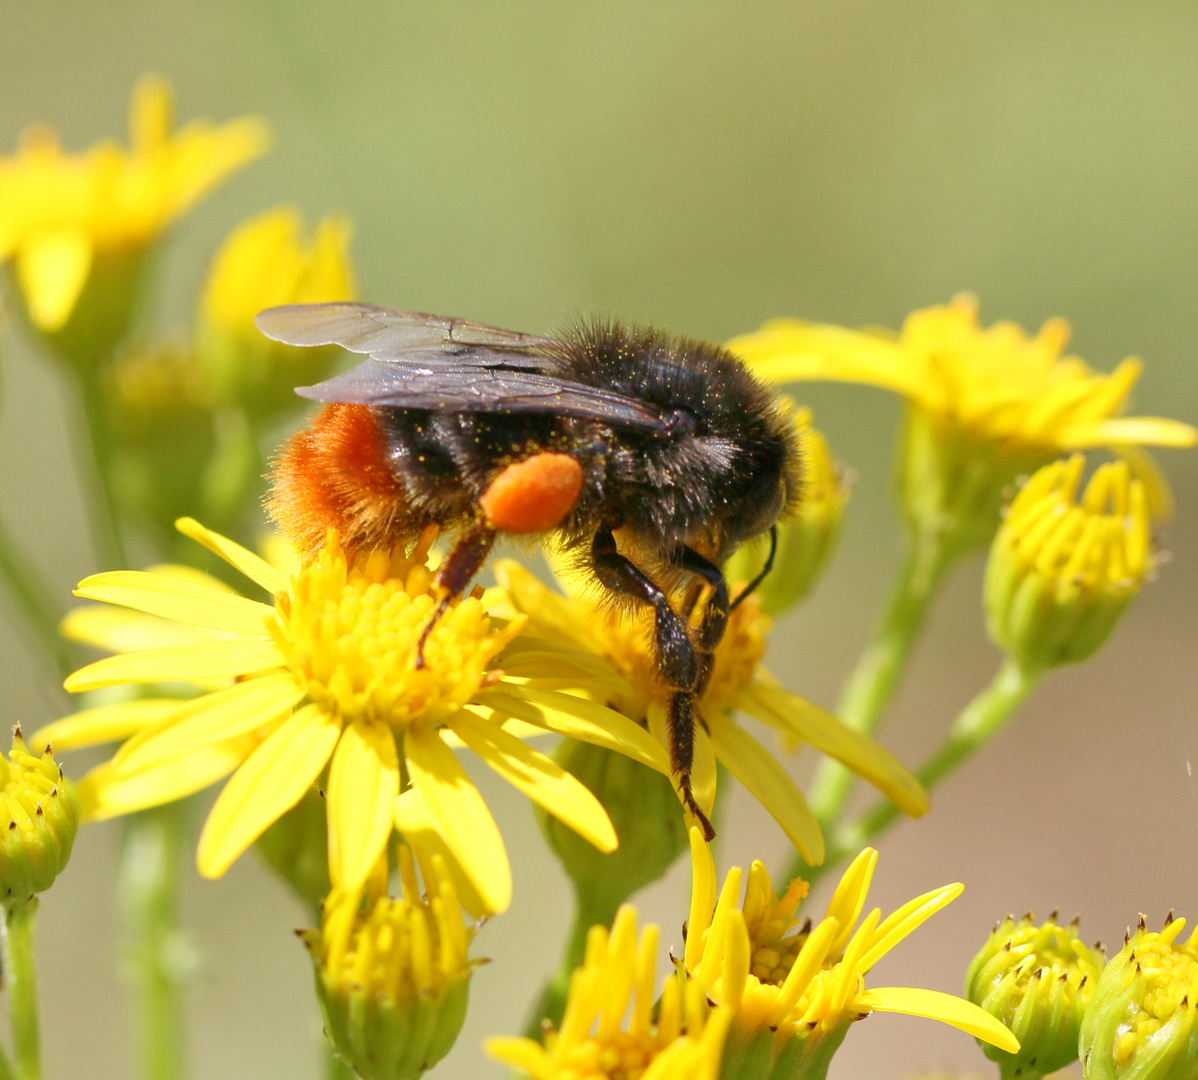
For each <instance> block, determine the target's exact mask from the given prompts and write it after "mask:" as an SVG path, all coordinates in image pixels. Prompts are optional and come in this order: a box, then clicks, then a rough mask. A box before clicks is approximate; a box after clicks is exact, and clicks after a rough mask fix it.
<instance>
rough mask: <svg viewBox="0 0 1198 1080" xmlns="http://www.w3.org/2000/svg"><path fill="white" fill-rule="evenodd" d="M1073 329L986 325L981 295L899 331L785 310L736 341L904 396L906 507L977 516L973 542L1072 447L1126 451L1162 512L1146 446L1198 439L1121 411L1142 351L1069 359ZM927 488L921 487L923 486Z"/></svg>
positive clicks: (769, 359) (1181, 427)
mask: <svg viewBox="0 0 1198 1080" xmlns="http://www.w3.org/2000/svg"><path fill="white" fill-rule="evenodd" d="M1068 340H1069V326H1068V324H1067V323H1066V322H1065V321H1064V320H1063V319H1050V320H1049V321H1048V322H1046V323H1045V324H1044V326H1043V327H1042V328H1041V330H1040V332H1039V334H1037V335H1036V336H1035V337H1032V336H1029V335H1028V334H1027V333H1026V332H1025V331H1024V330H1023V329H1021V328H1020V327H1019V326H1016V325H1015V324H1014V323H1008V322H1003V323H996V324H995V325H993V326H991V327H989V328H983V327H981V326H979V325H978V319H977V301H976V300H975V299H974V298H973V297H972V296H968V295H964V296H958V297H957V298H956V299H955V300H953V301H952V303H950V304H945V305H940V306H937V307H931V308H924V309H922V310H919V311H916V312H913V313H912V314H911V315H909V316H908V317H907V320H906V322H905V323H904V324H903V329H902V332H901V333H900V334H899V335H897V337H896V336H895V335H892V334H889V333H887V332H870V331H856V330H847V329H843V328H841V327H838V326H826V325H820V324H816V323H808V322H802V321H799V320H796V319H777V320H774V321H772V322H769V323H767V324H766V325H765V326H764V327H763V328H762V329H761V330H759V331H757V332H755V333H750V334H743V335H741V336H740V337H737V338H735V339H734V340H732V341H731V342H729V344H728V347H729V348H730V349H731V350H732V351H733V352H735V353H736V354H737V355H739V356H740V357H742V358H743V359H744V360H745V361H746V362H747V363H748V364H749V365H750V367H752V369H753V371H754V372H755V373H756V374H757V375H758V376H760V377H761V378H763V379H766V380H767V381H769V382H774V383H788V382H795V381H799V380H807V379H834V380H841V381H846V382H860V383H867V384H869V385H872V386H879V387H882V388H883V389H886V390H893V391H894V392H895V393H897V394H900V395H901V396H902V397H904V398H906V400H907V402H908V405H909V410H908V433H907V447H906V453H905V461H904V466H903V469H902V472H901V474H900V481H901V484H902V486H903V488H904V500H903V501H904V506H905V507H906V509H907V512H908V514H911V513H913V512H915V511H919V510H923V511H924V512H925V513H927V514H929V515H931V514H934V513H936V512H939V513H946V512H947V513H956V514H959V515H963V516H969V515H970V514H973V515H976V516H977V517H978V518H979V525H978V528H977V530H976V531H975V532H972V533H971V535H970V536H968V538H967V543H968V544H972V545H975V546H976V545H977V544H979V543H984V542H985V541H986V540H987V539H988V535H985V529H984V528H982V524H981V523H982V522H983V521H984V523H986V524H987V527H988V528H989V532H990V534H992V533H993V527H994V526H995V525H997V509H998V502H999V500H1000V499H1001V492H1002V489H1003V487H1004V486H1005V485H1006V484H1007V483H1009V482H1010V481H1011V480H1013V479H1014V478H1015V476H1017V475H1018V474H1019V473H1021V472H1027V471H1030V470H1031V469H1033V468H1035V467H1037V466H1039V465H1041V464H1043V463H1044V462H1046V461H1048V460H1050V459H1051V458H1054V457H1057V456H1059V455H1060V454H1062V453H1067V452H1069V451H1071V450H1085V449H1090V448H1097V447H1105V448H1107V449H1112V450H1118V451H1119V452H1121V453H1124V454H1126V455H1127V456H1128V457H1129V459H1130V460H1132V462H1133V464H1134V465H1136V467H1137V468H1138V469H1142V470H1143V471H1144V472H1145V474H1146V477H1145V478H1146V479H1150V480H1151V482H1152V490H1151V491H1150V494H1151V495H1152V496H1153V502H1154V506H1156V507H1158V508H1159V509H1160V510H1161V512H1164V509H1165V507H1166V505H1167V500H1168V489H1167V487H1165V485H1164V480H1163V479H1162V478H1160V477H1159V474H1157V473H1156V471H1155V469H1154V468H1153V467H1152V464H1151V460H1150V459H1149V458H1148V457H1147V455H1145V454H1144V453H1143V452H1142V451H1141V450H1140V449H1139V448H1140V447H1142V446H1173V447H1185V446H1193V445H1195V443H1196V442H1198V430H1195V429H1194V428H1193V427H1191V426H1190V425H1189V424H1182V423H1178V422H1177V421H1175V420H1166V419H1160V418H1157V417H1144V416H1138V417H1122V416H1119V415H1118V414H1119V413H1120V412H1121V411H1122V409H1123V407H1124V405H1125V404H1126V402H1127V399H1128V395H1129V394H1130V393H1131V390H1132V387H1133V386H1134V385H1135V382H1136V379H1137V378H1138V377H1139V374H1140V370H1141V366H1142V365H1141V362H1140V361H1139V360H1138V359H1135V358H1129V359H1126V360H1124V361H1123V362H1122V363H1121V364H1120V365H1119V366H1118V367H1117V368H1116V369H1115V370H1114V371H1113V372H1112V373H1111V374H1109V375H1104V374H1102V373H1100V372H1096V371H1094V370H1093V369H1091V368H1090V367H1088V366H1087V365H1086V363H1085V362H1084V361H1083V360H1081V359H1080V358H1078V357H1076V356H1063V355H1062V352H1063V350H1064V348H1065V345H1066V343H1067V342H1068ZM921 488H922V490H921Z"/></svg>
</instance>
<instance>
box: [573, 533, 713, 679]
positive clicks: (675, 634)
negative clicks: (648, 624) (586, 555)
mask: <svg viewBox="0 0 1198 1080" xmlns="http://www.w3.org/2000/svg"><path fill="white" fill-rule="evenodd" d="M591 562H592V565H593V566H594V569H595V576H596V577H597V578H598V579H599V581H600V582H601V583H602V584H603V585H604V586H605V587H606V588H608V589H611V591H612V592H615V593H619V594H620V595H621V596H631V597H633V598H634V599H636V600H640V601H641V602H642V603H644V604H648V605H649V606H650V607H652V608H653V615H654V620H653V638H654V645H655V647H656V651H657V670H658V673H659V674H660V675H661V677H662V678H663V679H664V680H665V681H666V683H667V684H668V685H670V686H671V687H673V688H674V689H676V690H689V689H690V688H691V687H692V686H694V685H695V677H696V675H697V674H698V667H697V665H696V662H695V648H694V645H693V644H692V643H691V639H690V635H689V634H688V633H687V631H686V623H684V622H683V621H682V619H680V618H679V617H678V614H677V612H675V611H674V609H673V608H672V607H670V598H669V597H668V596H666V594H665V593H664V592H663V591H662V590H661V588H660V587H659V586H658V585H656V584H655V583H654V582H653V581H652V579H651V578H650V577H649V576H648V575H647V574H646V573H645V572H644V571H643V570H642V569H641V568H640V567H638V566H637V565H636V564H635V563H634V562H632V560H631V559H629V558H627V557H626V556H624V555H621V554H620V552H619V551H617V550H616V538H615V537H614V536H612V532H611V529H600V530H599V532H597V533H596V534H595V539H594V541H593V542H592V544H591Z"/></svg>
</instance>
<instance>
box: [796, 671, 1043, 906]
mask: <svg viewBox="0 0 1198 1080" xmlns="http://www.w3.org/2000/svg"><path fill="white" fill-rule="evenodd" d="M1042 675H1043V672H1041V671H1032V670H1028V669H1027V668H1024V667H1021V666H1020V665H1019V664H1017V663H1016V662H1015V661H1014V660H1012V659H1010V658H1009V657H1008V658H1007V659H1006V660H1004V661H1003V664H1002V667H1000V668H999V669H998V672H997V673H996V674H995V676H994V678H993V679H991V680H990V683H989V685H988V686H987V687H986V688H985V689H984V690H982V691H981V692H980V693H979V694H978V695H977V696H976V697H975V698H974V699H973V700H972V701H971V702H970V703H969V704H968V705H966V706H965V708H964V709H962V710H961V713H960V715H959V716H958V717H957V719H956V720H955V721H954V722H953V726H952V727H951V728H950V729H949V733H948V737H947V738H946V739H945V740H944V743H943V744H942V745H941V746H940V748H939V749H938V750H937V751H936V752H935V753H934V754H932V756H931V757H930V758H928V760H927V761H926V762H925V763H924V764H923V766H922V767H921V768H920V769H919V770H918V771H917V772H916V776H918V777H919V781H920V783H922V784H923V786H924V787H925V788H926V789H927V790H928V792H929V793H930V792H931V791H932V790H933V789H934V788H935V787H936V786H937V785H938V784H939V783H940V782H941V781H942V780H943V779H944V778H945V777H946V776H948V775H949V774H950V773H952V772H955V771H956V770H957V769H958V768H960V766H961V765H963V764H964V763H965V762H967V761H968V760H969V759H970V758H971V757H973V755H974V754H976V753H977V752H978V751H979V750H980V749H981V748H982V747H983V746H985V745H986V744H987V743H988V742H989V741H990V740H991V739H993V738H994V736H995V735H997V734H998V733H999V732H1000V731H1002V729H1003V728H1004V727H1005V726H1006V723H1007V721H1008V720H1009V719H1010V718H1011V717H1012V715H1014V713H1015V710H1016V709H1018V708H1019V706H1020V705H1021V704H1022V703H1023V701H1024V699H1025V698H1026V697H1027V696H1028V694H1030V693H1031V692H1032V690H1034V689H1035V687H1036V685H1037V684H1038V683H1039V681H1040V679H1041V677H1042ZM898 816H899V809H898V807H896V806H895V805H894V803H892V802H891V801H890V800H889V799H885V800H882V801H881V802H879V803H877V804H875V805H874V806H873V807H872V808H871V809H870V810H868V811H867V812H866V813H865V814H863V815H862V816H861V817H860V818H858V819H857V820H856V821H853V822H849V823H848V824H846V825H842V826H841V827H840V828H838V829H836V830H834V831H833V832H832V833H831V835H830V836H828V838H827V842H828V852H827V858H825V860H824V864H823V866H815V867H810V868H808V869H806V870H805V871H804V872H803V877H805V878H806V879H807V880H808V881H809V882H811V884H813V885H814V883H815V882H816V881H817V880H819V878H820V877H822V876H823V874H824V873H826V872H827V870H829V869H831V868H833V867H834V866H836V865H837V864H838V863H839V862H840V861H841V860H842V859H844V858H845V857H847V856H849V855H853V854H856V852H858V851H860V850H861V848H863V847H864V846H865V845H866V844H868V843H870V842H871V841H872V840H873V839H874V838H875V837H877V836H878V835H879V834H881V833H882V832H883V831H885V830H886V829H888V828H889V827H890V826H891V825H892V824H894V822H895V820H896V819H897V818H898Z"/></svg>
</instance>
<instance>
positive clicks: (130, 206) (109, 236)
mask: <svg viewBox="0 0 1198 1080" xmlns="http://www.w3.org/2000/svg"><path fill="white" fill-rule="evenodd" d="M172 112H173V102H172V95H171V91H170V87H169V85H168V84H167V83H166V82H165V81H164V80H162V79H160V78H157V77H154V76H146V77H145V78H143V79H142V80H141V81H140V82H139V83H138V84H137V87H136V88H135V90H134V92H133V102H132V106H131V108H130V116H129V141H130V149H129V151H128V152H125V151H122V150H121V149H120V148H119V147H118V146H117V145H116V144H115V143H113V142H102V143H99V144H97V145H96V146H93V147H92V148H91V149H90V150H88V151H86V152H84V153H82V154H74V155H72V154H64V153H63V151H62V149H61V147H60V146H59V144H58V139H57V136H56V135H55V134H54V132H53V131H52V130H51V129H49V128H48V127H45V126H36V127H32V128H29V129H28V130H27V131H26V132H25V133H24V134H23V135H22V137H21V140H20V143H19V146H18V149H17V154H16V156H15V157H12V158H5V159H0V263H3V262H5V261H7V260H9V259H12V260H14V262H15V264H16V276H17V280H18V282H19V283H20V286H21V290H22V292H23V294H24V296H25V301H26V304H27V305H28V309H29V315H30V318H31V320H32V322H33V323H34V325H35V326H36V327H37V328H38V329H39V330H42V331H44V332H47V333H52V332H55V331H58V330H61V329H62V328H63V327H64V325H65V324H66V322H67V320H68V319H69V318H70V317H71V314H72V311H73V310H74V308H75V305H76V302H77V301H78V299H79V297H80V294H81V293H82V292H83V290H84V286H85V285H86V284H87V282H88V278H89V275H90V274H91V273H92V272H93V269H94V268H97V267H99V265H100V264H101V263H102V262H103V261H104V260H105V259H107V258H109V257H114V258H119V257H120V256H124V255H129V254H135V253H138V252H140V251H141V250H143V249H144V248H145V247H146V246H148V245H149V244H150V243H151V241H153V240H154V239H155V238H156V237H157V236H158V235H159V234H160V233H161V232H162V231H163V230H164V229H165V228H166V227H167V226H168V225H170V223H171V222H172V221H174V220H175V219H176V218H177V217H179V216H180V215H182V214H183V213H185V212H186V211H187V210H188V209H190V208H191V207H192V206H193V205H194V204H195V203H196V202H198V201H199V200H200V199H201V198H202V197H203V196H204V195H205V194H206V193H207V192H208V191H209V190H210V189H211V188H213V187H215V186H216V185H217V184H219V183H220V182H221V181H222V180H224V179H225V177H227V176H228V175H229V174H231V173H233V172H235V171H236V170H237V169H239V168H241V166H243V165H244V164H246V163H247V162H249V161H252V160H253V159H254V158H256V157H258V156H259V155H260V154H261V153H262V152H263V151H264V150H265V149H266V145H267V141H268V137H269V136H268V132H267V129H266V126H265V124H264V123H263V122H262V121H261V120H258V119H254V118H248V117H247V118H243V119H240V120H235V121H232V122H231V123H228V124H224V125H220V126H213V125H212V124H210V123H209V122H207V121H202V120H197V121H192V122H191V123H190V124H188V125H186V126H185V127H183V128H180V129H179V130H178V131H172V130H171V129H172V126H173V116H172Z"/></svg>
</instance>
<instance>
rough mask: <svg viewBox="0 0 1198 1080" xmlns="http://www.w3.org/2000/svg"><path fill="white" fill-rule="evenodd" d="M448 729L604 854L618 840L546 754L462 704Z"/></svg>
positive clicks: (598, 809)
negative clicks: (462, 708) (462, 707)
mask: <svg viewBox="0 0 1198 1080" xmlns="http://www.w3.org/2000/svg"><path fill="white" fill-rule="evenodd" d="M449 728H450V730H451V731H453V733H454V734H455V735H457V736H458V738H459V739H461V740H462V742H464V743H465V744H466V745H467V746H468V747H469V748H470V749H471V750H473V751H474V752H475V753H476V754H477V755H478V756H479V757H480V758H482V759H483V761H485V762H486V763H487V764H488V765H489V766H490V767H491V768H492V769H494V770H495V771H496V772H497V773H498V774H499V775H500V776H502V777H503V778H504V779H505V780H506V781H507V782H508V783H509V784H511V785H512V786H513V787H516V788H519V790H520V791H523V792H524V794H525V795H527V796H528V797H529V798H530V799H532V800H533V802H535V803H537V804H538V805H539V806H542V807H544V808H545V810H547V811H548V812H549V813H551V814H552V815H553V816H554V817H555V818H557V819H558V820H559V821H561V822H562V823H563V824H565V825H568V826H569V827H570V828H571V829H573V830H574V831H575V832H576V833H578V835H579V836H581V837H582V838H583V839H584V840H589V841H590V842H591V843H592V844H594V845H595V847H597V848H598V849H599V850H600V851H602V852H604V853H605V854H606V853H607V852H609V851H615V850H616V846H617V844H618V843H619V841H618V839H617V838H616V830H615V828H614V826H613V825H612V823H611V819H610V818H609V817H608V816H607V811H606V810H604V809H603V806H602V805H601V804H600V802H599V800H598V799H596V798H595V796H594V795H592V794H591V792H590V791H589V790H588V789H587V788H586V787H585V786H584V785H583V784H581V783H579V782H578V780H576V779H575V778H574V777H573V776H571V775H570V773H568V772H566V770H565V769H563V768H562V767H561V766H560V765H559V764H557V762H556V761H554V760H553V759H552V758H548V757H546V756H545V755H544V754H542V753H539V752H538V751H536V750H533V749H532V748H531V747H529V746H525V745H524V743H522V742H521V741H520V740H519V739H518V738H516V736H515V735H511V734H509V733H508V732H506V731H504V730H503V728H501V727H500V726H499V725H498V724H496V723H494V722H493V721H490V720H484V719H482V718H481V717H479V716H476V715H475V714H473V713H472V712H471V711H470V710H468V709H464V710H462V712H460V713H458V715H457V716H455V717H453V718H452V719H451V720H450V721H449Z"/></svg>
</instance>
